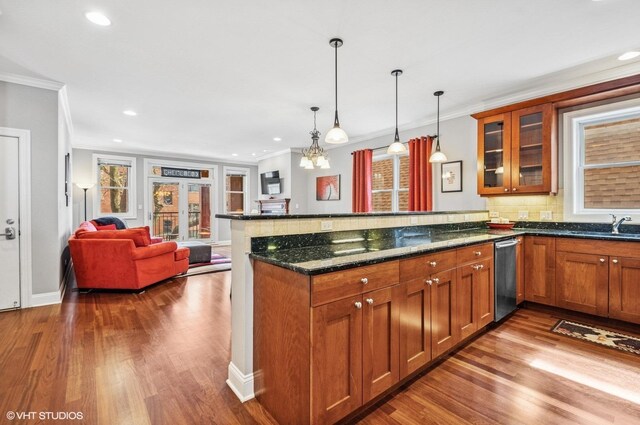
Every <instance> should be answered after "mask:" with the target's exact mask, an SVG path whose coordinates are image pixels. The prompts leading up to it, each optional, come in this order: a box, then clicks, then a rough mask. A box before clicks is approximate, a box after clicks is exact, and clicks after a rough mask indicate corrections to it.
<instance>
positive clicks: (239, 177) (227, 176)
mask: <svg viewBox="0 0 640 425" xmlns="http://www.w3.org/2000/svg"><path fill="white" fill-rule="evenodd" d="M248 176H249V170H248V169H246V168H228V167H224V192H225V193H224V200H225V202H224V205H225V212H226V213H227V214H243V213H244V212H245V211H246V209H247V199H248V196H249V195H248V193H247V181H248Z"/></svg>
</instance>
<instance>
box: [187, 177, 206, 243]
mask: <svg viewBox="0 0 640 425" xmlns="http://www.w3.org/2000/svg"><path fill="white" fill-rule="evenodd" d="M188 187H189V194H188V196H187V199H188V200H189V217H188V220H189V221H188V223H189V239H210V238H211V185H208V184H189V185H188Z"/></svg>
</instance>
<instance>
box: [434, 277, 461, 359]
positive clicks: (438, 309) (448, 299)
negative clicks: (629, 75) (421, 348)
mask: <svg viewBox="0 0 640 425" xmlns="http://www.w3.org/2000/svg"><path fill="white" fill-rule="evenodd" d="M431 279H432V280H433V285H432V286H431V350H432V352H433V357H434V358H436V357H438V356H439V355H440V354H442V353H444V352H445V351H447V350H448V349H449V348H451V347H453V346H454V345H456V344H457V343H458V341H460V331H459V329H460V328H459V326H458V323H457V314H456V312H457V304H456V297H457V294H456V289H457V283H456V270H455V269H453V270H448V271H446V272H442V273H438V274H436V275H433V276H432V278H431Z"/></svg>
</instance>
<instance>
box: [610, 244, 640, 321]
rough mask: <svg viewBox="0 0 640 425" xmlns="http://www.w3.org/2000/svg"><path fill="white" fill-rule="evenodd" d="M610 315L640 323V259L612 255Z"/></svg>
mask: <svg viewBox="0 0 640 425" xmlns="http://www.w3.org/2000/svg"><path fill="white" fill-rule="evenodd" d="M609 317H613V318H615V319H620V320H626V321H627V322H633V323H640V259H637V258H620V257H611V262H610V265H609Z"/></svg>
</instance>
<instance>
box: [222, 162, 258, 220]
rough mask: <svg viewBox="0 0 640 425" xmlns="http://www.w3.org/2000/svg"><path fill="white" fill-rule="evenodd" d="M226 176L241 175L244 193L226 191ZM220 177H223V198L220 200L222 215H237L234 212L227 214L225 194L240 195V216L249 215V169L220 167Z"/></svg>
mask: <svg viewBox="0 0 640 425" xmlns="http://www.w3.org/2000/svg"><path fill="white" fill-rule="evenodd" d="M228 175H243V176H244V191H242V192H239V191H237V190H227V176H228ZM222 177H223V183H222V184H223V188H224V189H223V194H224V195H223V198H222V204H223V211H224V214H238V213H236V212H229V211H228V210H227V193H242V194H243V195H244V199H243V204H244V205H243V208H244V210H243V211H242V214H249V213H250V212H251V208H250V204H249V198H250V196H251V185H250V181H251V180H250V179H251V169H250V168H243V167H227V166H224V167H222Z"/></svg>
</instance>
